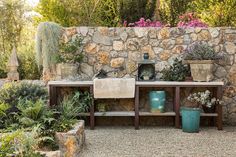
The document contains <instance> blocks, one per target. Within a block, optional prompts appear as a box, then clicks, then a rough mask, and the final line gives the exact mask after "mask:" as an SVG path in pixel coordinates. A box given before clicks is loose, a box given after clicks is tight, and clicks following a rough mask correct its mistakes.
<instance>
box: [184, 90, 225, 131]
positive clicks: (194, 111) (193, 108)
mask: <svg viewBox="0 0 236 157" xmlns="http://www.w3.org/2000/svg"><path fill="white" fill-rule="evenodd" d="M220 104H221V101H220V100H219V99H216V98H214V97H212V96H211V92H210V91H209V90H206V91H204V92H197V93H192V94H190V95H189V96H188V97H187V101H186V102H185V104H184V105H185V106H184V107H181V114H182V129H183V131H184V132H189V133H193V132H199V124H200V113H201V111H202V109H203V111H204V112H205V113H213V112H215V106H216V105H220Z"/></svg>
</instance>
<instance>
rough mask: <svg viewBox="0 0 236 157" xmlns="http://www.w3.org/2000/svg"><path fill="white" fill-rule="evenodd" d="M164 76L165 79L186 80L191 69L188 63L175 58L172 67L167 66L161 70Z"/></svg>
mask: <svg viewBox="0 0 236 157" xmlns="http://www.w3.org/2000/svg"><path fill="white" fill-rule="evenodd" d="M161 73H162V78H161V79H163V80H165V81H184V80H185V78H186V76H190V70H189V67H188V66H187V65H184V64H183V63H182V60H179V59H177V58H176V59H175V60H174V63H173V64H172V65H171V66H170V68H165V69H163V70H162V71H161Z"/></svg>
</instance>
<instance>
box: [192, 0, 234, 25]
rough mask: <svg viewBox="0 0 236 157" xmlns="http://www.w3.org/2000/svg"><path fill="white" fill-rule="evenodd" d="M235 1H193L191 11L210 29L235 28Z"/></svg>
mask: <svg viewBox="0 0 236 157" xmlns="http://www.w3.org/2000/svg"><path fill="white" fill-rule="evenodd" d="M235 8H236V1H235V0H195V1H193V3H192V7H191V10H193V11H195V12H196V13H198V15H199V17H200V18H201V19H202V20H203V21H204V22H206V23H207V24H208V25H210V26H212V27H220V26H236V10H235Z"/></svg>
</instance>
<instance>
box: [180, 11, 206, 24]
mask: <svg viewBox="0 0 236 157" xmlns="http://www.w3.org/2000/svg"><path fill="white" fill-rule="evenodd" d="M179 19H180V21H179V23H178V25H177V26H178V27H207V24H205V23H204V22H202V21H201V20H199V19H198V18H197V17H196V16H195V15H194V14H193V13H186V14H183V15H182V16H180V17H179Z"/></svg>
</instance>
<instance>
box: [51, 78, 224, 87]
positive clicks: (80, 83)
mask: <svg viewBox="0 0 236 157" xmlns="http://www.w3.org/2000/svg"><path fill="white" fill-rule="evenodd" d="M124 79H125V78H124ZM135 84H136V85H173V86H175V85H176V86H185V85H187V86H190V85H193V86H201V85H203V86H207V85H209V86H223V85H224V82H221V81H213V82H177V81H150V82H143V81H136V82H135ZM48 85H59V86H60V85H62V86H64V85H65V86H66V85H68V86H70V85H93V81H49V82H48Z"/></svg>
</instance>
